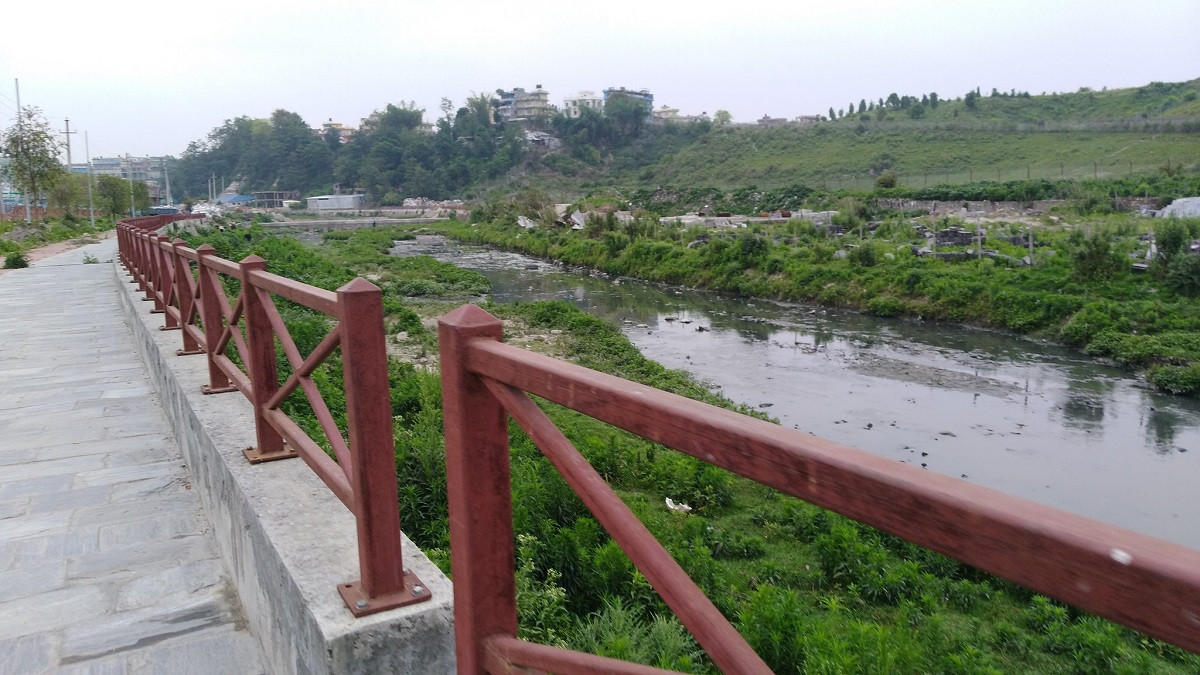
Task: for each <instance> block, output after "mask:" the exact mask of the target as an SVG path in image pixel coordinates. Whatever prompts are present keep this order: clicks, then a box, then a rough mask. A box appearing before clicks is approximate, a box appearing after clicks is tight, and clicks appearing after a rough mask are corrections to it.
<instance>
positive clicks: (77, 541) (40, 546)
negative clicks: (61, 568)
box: [9, 527, 100, 568]
mask: <svg viewBox="0 0 1200 675" xmlns="http://www.w3.org/2000/svg"><path fill="white" fill-rule="evenodd" d="M99 532H100V528H99V527H73V528H71V529H69V530H66V531H65V532H58V533H55V534H50V535H46V536H42V537H31V538H28V539H22V540H19V541H14V542H10V543H9V548H10V555H11V558H10V561H9V562H10V566H11V567H13V568H22V567H36V566H37V565H40V564H42V563H44V562H47V561H54V560H60V559H67V558H78V557H80V556H86V555H88V554H91V553H96V552H97V551H99V550H100V534H99Z"/></svg>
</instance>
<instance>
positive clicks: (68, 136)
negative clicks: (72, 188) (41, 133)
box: [63, 117, 79, 173]
mask: <svg viewBox="0 0 1200 675" xmlns="http://www.w3.org/2000/svg"><path fill="white" fill-rule="evenodd" d="M77 133H79V132H78V131H71V118H69V117H68V118H67V130H66V131H64V132H63V136H66V137H67V173H70V172H71V134H77Z"/></svg>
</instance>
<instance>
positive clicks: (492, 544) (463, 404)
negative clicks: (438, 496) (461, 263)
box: [438, 304, 517, 673]
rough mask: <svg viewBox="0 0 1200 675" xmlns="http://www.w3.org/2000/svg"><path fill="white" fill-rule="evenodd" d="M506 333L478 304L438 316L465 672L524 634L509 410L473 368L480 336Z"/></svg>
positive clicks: (457, 617) (457, 629)
mask: <svg viewBox="0 0 1200 675" xmlns="http://www.w3.org/2000/svg"><path fill="white" fill-rule="evenodd" d="M502 334H503V331H502V328H501V325H500V321H499V320H497V319H496V318H495V317H493V316H492V315H490V314H488V313H487V312H485V311H484V310H482V309H480V308H479V307H477V306H475V305H470V304H468V305H463V306H462V307H459V308H458V309H455V310H454V311H452V312H450V313H448V314H446V315H445V316H443V317H441V318H440V319H438V343H439V344H440V346H441V349H440V351H441V368H442V408H443V413H444V419H445V434H446V493H447V497H448V499H449V507H450V540H451V542H452V545H451V550H450V566H451V571H452V575H453V578H454V635H455V650H456V654H457V658H458V672H460V673H482V672H484V663H485V656H484V646H483V645H484V642H483V641H484V639H485V638H487V637H489V636H492V635H496V634H503V635H511V636H515V635H516V634H517V605H516V588H515V580H514V561H513V524H512V489H511V485H510V467H509V459H508V426H507V424H506V418H505V412H504V409H503V408H502V407H501V406H500V404H499V402H498V401H496V399H495V397H493V396H492V395H491V393H490V392H488V390H487V388H486V385H484V383H483V381H482V380H481V379H480V378H479V377H478V376H476V375H474V374H472V373H471V371H470V370H468V368H467V364H468V362H469V358H468V355H469V352H470V346H471V342H472V341H474V340H499V339H500V338H501V336H502Z"/></svg>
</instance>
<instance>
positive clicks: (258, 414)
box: [233, 255, 296, 464]
mask: <svg viewBox="0 0 1200 675" xmlns="http://www.w3.org/2000/svg"><path fill="white" fill-rule="evenodd" d="M238 269H239V271H240V274H239V277H240V279H241V282H242V321H243V323H244V324H245V326H246V346H247V350H248V352H249V353H248V354H246V358H247V359H248V360H249V361H250V362H249V363H247V364H246V374H247V375H249V376H250V403H251V405H253V406H254V435H255V438H256V440H257V445H255V447H253V448H247V449H245V450H243V451H242V454H244V455H245V456H246V459H247V460H248V461H250V462H251V463H252V464H257V463H259V462H269V461H271V460H276V459H287V458H289V457H295V456H296V453H294V452H292V451H290V450H288V449H286V448H285V447H284V444H283V436H280V435H279V432H278V431H276V430H275V427H273V426H271V423H270V422H268V421H267V418H266V415H264V414H263V409H264V408H265V407H266V405H267V402H268V401H270V400H271V397H272V396H274V395H275V392H276V391H279V367H278V364H277V363H276V359H275V331H274V329H272V328H271V320H270V318H268V316H267V308H266V307H265V306H264V305H263V303H262V301H261V300H259V297H258V289H257V288H255V287H254V284H253V283H252V282H251V281H250V277H251V274H253V273H254V272H257V271H260V270H265V269H267V261H266V260H263V259H262V258H260V257H259V256H257V255H249V256H246V257H245V258H243V259H242V261H241V262H240V263H239V264H238ZM233 328H234V330H236V329H237V327H236V326H234V327H233Z"/></svg>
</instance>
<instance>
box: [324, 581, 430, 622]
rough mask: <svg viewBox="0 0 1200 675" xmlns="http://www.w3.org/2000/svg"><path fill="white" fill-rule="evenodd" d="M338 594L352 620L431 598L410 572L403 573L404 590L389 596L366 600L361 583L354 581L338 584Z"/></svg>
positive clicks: (424, 587)
mask: <svg viewBox="0 0 1200 675" xmlns="http://www.w3.org/2000/svg"><path fill="white" fill-rule="evenodd" d="M338 593H341V594H342V600H343V601H344V602H345V603H346V608H347V609H349V610H350V613H351V614H353V615H354V618H356V619H357V618H358V617H360V616H366V615H368V614H374V613H376V612H383V611H385V610H389V609H395V608H396V607H404V606H405V605H415V604H416V603H418V602H425V601H426V600H428V599H430V598H432V597H433V594H432V593H430V592H429V587H428V586H426V585H425V584H423V583H421V580H420V579H418V578H417V575H415V574H413V573H412V572H410V571H408V570H405V571H404V590H402V591H400V592H398V593H392V594H390V595H381V596H378V597H375V598H368V597H367V596H366V594H364V593H363V590H362V582H361V581H355V582H352V583H348V584H338Z"/></svg>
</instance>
